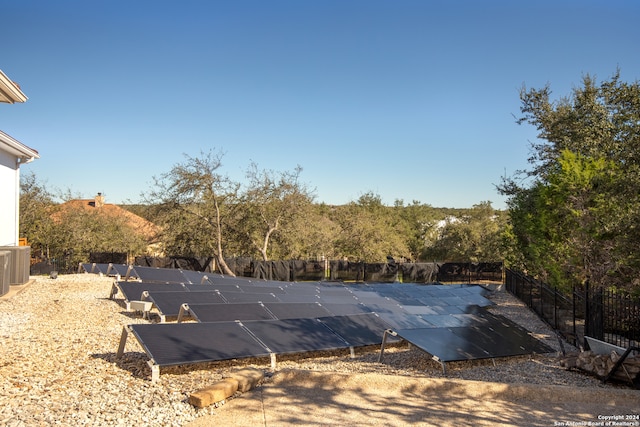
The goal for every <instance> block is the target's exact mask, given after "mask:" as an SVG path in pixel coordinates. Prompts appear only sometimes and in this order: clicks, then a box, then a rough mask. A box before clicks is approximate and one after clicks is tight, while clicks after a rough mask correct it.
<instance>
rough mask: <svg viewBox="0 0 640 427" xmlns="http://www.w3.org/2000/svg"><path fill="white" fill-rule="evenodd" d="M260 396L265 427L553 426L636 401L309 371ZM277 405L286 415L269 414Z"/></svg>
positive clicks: (276, 382)
mask: <svg viewBox="0 0 640 427" xmlns="http://www.w3.org/2000/svg"><path fill="white" fill-rule="evenodd" d="M262 396H263V397H262V404H263V405H264V408H265V414H264V416H265V418H264V419H265V421H266V423H267V424H268V425H329V424H330V425H334V424H335V425H354V423H355V424H357V425H475V426H478V425H480V426H493V425H528V426H549V425H554V423H555V422H559V421H566V420H571V421H575V422H581V421H584V422H589V421H591V422H595V421H598V418H597V416H598V414H603V413H609V412H611V411H613V412H612V413H620V411H624V410H625V409H623V408H626V409H628V410H630V408H632V407H633V405H635V399H637V395H629V394H627V393H617V391H616V390H613V391H612V390H606V391H600V392H598V391H593V390H584V389H583V390H575V389H570V388H567V387H554V386H527V385H509V384H500V383H486V382H479V381H453V380H446V379H440V380H435V379H413V378H410V377H398V376H384V375H331V374H319V373H310V372H280V373H277V374H276V375H274V378H273V382H272V383H271V384H266V385H265V387H264V388H263V390H262ZM605 397H606V398H605ZM273 402H286V410H283V409H284V408H282V407H280V409H281V410H277V408H273V410H272V409H271V408H270V404H271V403H273ZM231 403H232V405H230V406H233V404H235V403H236V402H231ZM616 405H619V406H616ZM276 406H280V405H276ZM228 409H230V410H232V408H228ZM603 411H604V412H603ZM607 411H608V412H607ZM218 421H222V420H221V419H218Z"/></svg>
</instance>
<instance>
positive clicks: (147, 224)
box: [56, 193, 159, 243]
mask: <svg viewBox="0 0 640 427" xmlns="http://www.w3.org/2000/svg"><path fill="white" fill-rule="evenodd" d="M60 208H61V211H63V212H64V211H77V210H81V209H82V210H85V211H90V212H98V211H100V212H101V213H102V214H105V215H108V216H111V217H117V218H125V220H126V222H127V224H129V225H130V226H131V227H132V228H133V229H134V230H135V231H136V232H137V233H139V234H140V235H141V236H142V237H144V238H145V240H146V241H147V242H149V243H152V242H154V241H155V240H156V239H157V237H158V233H159V228H158V226H156V225H155V224H154V223H152V222H151V221H147V220H146V219H144V218H142V217H141V216H138V215H136V214H134V213H133V212H129V211H128V210H126V209H124V208H121V207H120V206H118V205H114V204H111V203H104V197H103V196H102V195H100V194H99V193H98V195H97V196H96V197H95V198H94V199H75V200H69V201H68V202H65V203H63V204H62V205H61V206H60ZM59 214H60V212H58V213H57V214H56V216H57V215H59Z"/></svg>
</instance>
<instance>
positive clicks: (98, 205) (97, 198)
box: [94, 193, 104, 208]
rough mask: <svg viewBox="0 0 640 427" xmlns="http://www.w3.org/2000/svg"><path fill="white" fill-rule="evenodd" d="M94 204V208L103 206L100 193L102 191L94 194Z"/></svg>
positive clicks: (102, 198)
mask: <svg viewBox="0 0 640 427" xmlns="http://www.w3.org/2000/svg"><path fill="white" fill-rule="evenodd" d="M94 206H95V207H96V208H101V207H103V206H104V196H103V195H102V193H98V195H97V196H96V198H95V202H94Z"/></svg>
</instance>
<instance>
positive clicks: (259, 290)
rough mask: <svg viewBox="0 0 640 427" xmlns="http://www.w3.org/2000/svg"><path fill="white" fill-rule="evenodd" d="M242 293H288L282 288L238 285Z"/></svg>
mask: <svg viewBox="0 0 640 427" xmlns="http://www.w3.org/2000/svg"><path fill="white" fill-rule="evenodd" d="M238 288H239V289H240V290H241V291H242V292H247V293H253V294H275V295H277V294H285V293H286V291H285V290H284V289H282V287H275V286H257V285H238Z"/></svg>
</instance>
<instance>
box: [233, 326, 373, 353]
mask: <svg viewBox="0 0 640 427" xmlns="http://www.w3.org/2000/svg"><path fill="white" fill-rule="evenodd" d="M242 324H243V325H244V326H245V327H246V328H247V329H249V331H251V333H252V334H254V335H255V336H256V337H257V338H258V339H259V340H260V342H262V343H263V344H265V345H266V346H267V348H268V349H269V350H270V351H271V352H273V353H278V354H285V353H303V352H308V351H320V350H335V349H339V348H346V347H348V346H349V344H347V342H345V340H344V339H342V338H341V337H340V336H338V335H336V334H335V333H333V332H332V331H331V330H330V329H328V328H327V327H326V326H325V325H324V324H323V323H320V322H318V321H317V320H316V319H285V320H263V321H249V322H242ZM380 336H382V334H381V335H380Z"/></svg>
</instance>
